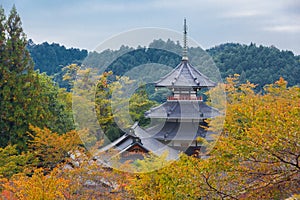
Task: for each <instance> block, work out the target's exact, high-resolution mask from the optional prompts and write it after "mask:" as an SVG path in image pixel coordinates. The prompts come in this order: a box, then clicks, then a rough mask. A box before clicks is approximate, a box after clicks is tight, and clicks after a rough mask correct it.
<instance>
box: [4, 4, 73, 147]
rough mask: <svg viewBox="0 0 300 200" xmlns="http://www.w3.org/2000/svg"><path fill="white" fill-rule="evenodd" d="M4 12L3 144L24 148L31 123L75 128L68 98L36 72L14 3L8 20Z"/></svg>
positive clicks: (56, 129)
mask: <svg viewBox="0 0 300 200" xmlns="http://www.w3.org/2000/svg"><path fill="white" fill-rule="evenodd" d="M3 13H4V12H3V9H1V11H0V15H1V17H0V19H1V25H0V28H1V38H0V39H1V45H0V46H1V51H0V54H1V55H0V58H1V60H0V77H1V79H0V136H1V138H0V146H1V147H5V146H6V145H8V144H11V145H14V144H16V145H17V146H16V148H17V149H18V150H19V151H25V150H26V148H27V146H26V143H27V140H28V139H29V138H28V135H26V132H27V131H28V130H29V129H28V126H29V124H33V125H36V126H39V127H44V126H46V127H48V128H50V129H52V130H54V131H57V132H60V133H63V132H66V131H68V130H70V129H72V128H73V122H72V114H71V110H70V109H69V110H67V109H66V107H68V106H69V105H66V103H65V102H64V100H65V99H59V97H63V96H64V95H61V94H62V93H63V91H62V90H59V89H58V87H57V86H55V85H54V83H53V82H52V81H51V79H49V77H47V76H45V75H41V74H39V73H36V72H34V70H33V62H32V60H31V58H30V55H29V53H28V51H27V49H26V44H27V41H26V37H25V34H24V33H23V30H22V27H21V25H22V23H21V20H20V16H19V15H18V13H17V11H16V8H15V6H14V7H13V8H12V10H11V12H10V14H9V16H8V19H7V20H6V21H5V16H4V14H3ZM65 96H66V95H65Z"/></svg>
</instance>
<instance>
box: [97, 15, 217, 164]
mask: <svg viewBox="0 0 300 200" xmlns="http://www.w3.org/2000/svg"><path fill="white" fill-rule="evenodd" d="M183 33H184V38H183V55H182V59H181V62H180V63H179V64H178V65H177V67H176V68H174V69H173V70H172V71H171V72H170V73H169V74H167V75H165V76H164V77H162V78H161V79H160V80H158V81H156V82H155V87H156V88H157V89H159V88H167V89H169V90H170V91H172V95H171V96H169V97H168V98H167V101H166V102H164V103H163V104H161V105H159V106H157V107H154V108H151V109H150V110H149V111H147V112H146V113H145V116H146V117H147V118H150V119H151V122H152V123H151V126H150V127H148V128H147V129H143V128H142V127H140V126H139V125H138V122H136V123H135V124H134V125H133V126H132V128H131V130H130V132H129V133H125V134H124V135H123V136H121V137H120V138H119V139H117V140H116V141H114V142H112V143H111V144H110V145H108V146H106V147H104V148H103V150H108V149H110V148H113V149H116V150H118V151H119V152H120V154H121V155H122V156H121V157H123V158H125V160H126V157H127V158H128V159H135V158H141V155H143V154H147V153H149V152H152V153H153V154H155V155H161V154H162V153H163V152H165V151H168V159H176V158H177V157H178V154H179V153H180V152H184V153H186V154H187V155H200V154H201V152H202V153H203V152H205V147H203V145H202V143H201V142H200V141H201V140H199V138H205V139H206V140H208V141H209V140H213V139H212V138H211V135H212V134H213V133H212V132H209V131H207V130H206V129H205V127H207V123H206V122H205V119H209V118H214V117H216V116H219V115H220V113H219V111H218V110H217V109H215V108H212V107H210V106H208V105H206V104H205V102H204V101H203V99H202V97H201V96H197V93H198V91H200V90H203V89H206V88H208V89H209V88H212V87H215V86H216V83H215V82H213V81H212V80H210V79H209V78H208V77H206V76H205V75H204V74H202V73H201V72H200V71H198V70H197V69H196V68H195V67H193V66H192V65H191V64H190V62H189V59H188V56H187V26H186V20H184V32H183ZM153 122H154V123H153Z"/></svg>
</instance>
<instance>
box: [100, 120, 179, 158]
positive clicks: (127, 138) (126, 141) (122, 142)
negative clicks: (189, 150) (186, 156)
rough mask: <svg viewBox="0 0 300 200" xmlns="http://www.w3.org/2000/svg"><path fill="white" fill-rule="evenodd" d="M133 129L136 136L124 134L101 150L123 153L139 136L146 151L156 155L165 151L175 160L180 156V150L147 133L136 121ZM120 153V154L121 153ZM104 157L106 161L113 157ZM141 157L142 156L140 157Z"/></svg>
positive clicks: (140, 144)
mask: <svg viewBox="0 0 300 200" xmlns="http://www.w3.org/2000/svg"><path fill="white" fill-rule="evenodd" d="M132 130H133V131H134V134H133V135H134V136H133V135H129V134H124V135H123V136H121V137H120V138H118V139H117V140H115V141H114V142H112V143H111V144H109V145H106V146H104V147H103V148H102V149H100V150H99V152H105V151H108V150H110V149H115V150H117V151H118V152H119V153H123V152H125V151H126V150H128V149H129V148H130V147H131V146H133V145H134V144H136V143H135V142H133V138H134V137H136V136H137V137H138V138H139V139H140V140H141V142H140V143H139V146H141V147H142V148H144V149H145V150H146V151H148V152H149V151H150V152H152V153H153V154H154V155H157V156H160V155H162V154H163V153H164V152H168V156H167V159H168V160H175V159H177V158H178V156H179V152H178V151H176V150H174V149H172V148H170V147H168V146H167V145H165V144H163V143H161V142H160V141H158V140H156V139H155V138H153V137H151V136H150V135H149V133H147V132H146V131H145V130H144V129H142V128H141V127H140V126H138V124H137V123H135V124H134V125H133V126H132ZM119 153H118V154H119ZM101 158H102V159H104V160H106V162H110V159H111V157H110V156H108V157H107V158H106V157H105V155H104V156H101ZM139 159H140V157H139Z"/></svg>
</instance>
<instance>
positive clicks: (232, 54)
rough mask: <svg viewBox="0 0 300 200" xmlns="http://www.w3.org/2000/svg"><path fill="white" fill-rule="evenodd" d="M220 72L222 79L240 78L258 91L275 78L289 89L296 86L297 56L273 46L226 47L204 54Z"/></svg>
mask: <svg viewBox="0 0 300 200" xmlns="http://www.w3.org/2000/svg"><path fill="white" fill-rule="evenodd" d="M207 52H208V54H210V55H211V56H212V58H213V60H214V62H215V63H216V65H217V67H218V68H219V69H220V71H221V74H222V77H227V76H229V75H232V74H235V73H236V74H240V75H241V76H240V78H241V80H242V81H244V82H245V81H246V80H249V81H250V82H252V83H255V84H258V88H259V89H261V88H262V87H263V86H264V85H265V84H270V83H274V82H275V81H276V80H278V79H279V77H283V78H284V79H285V80H287V81H288V84H289V86H292V85H300V56H299V55H298V56H296V55H294V54H293V52H292V51H280V50H279V49H277V48H276V47H274V46H271V47H264V46H262V45H260V46H256V45H255V44H253V43H251V44H250V45H245V44H243V45H242V44H236V43H227V44H221V45H218V46H216V47H214V48H211V49H208V50H207Z"/></svg>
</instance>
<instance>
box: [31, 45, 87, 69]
mask: <svg viewBox="0 0 300 200" xmlns="http://www.w3.org/2000/svg"><path fill="white" fill-rule="evenodd" d="M27 49H28V50H29V53H30V55H31V58H32V59H33V61H34V63H35V67H34V68H35V69H37V70H39V71H40V72H46V74H47V75H54V74H55V73H58V72H60V71H61V69H62V68H63V67H65V66H66V65H69V64H72V63H77V64H81V62H82V60H83V59H84V58H85V57H86V56H87V55H88V51H87V50H80V49H76V48H69V49H67V48H66V47H65V46H61V45H60V44H56V43H52V44H49V43H47V42H44V43H42V44H35V43H34V42H33V41H32V40H29V41H28V44H27Z"/></svg>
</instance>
